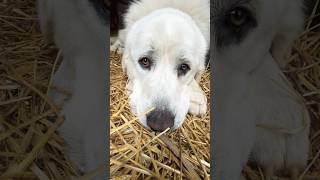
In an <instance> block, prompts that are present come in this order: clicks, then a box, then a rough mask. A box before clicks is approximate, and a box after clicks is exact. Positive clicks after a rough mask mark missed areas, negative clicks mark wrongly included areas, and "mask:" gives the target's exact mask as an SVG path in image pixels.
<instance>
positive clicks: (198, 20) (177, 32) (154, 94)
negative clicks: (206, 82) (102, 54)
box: [111, 0, 210, 129]
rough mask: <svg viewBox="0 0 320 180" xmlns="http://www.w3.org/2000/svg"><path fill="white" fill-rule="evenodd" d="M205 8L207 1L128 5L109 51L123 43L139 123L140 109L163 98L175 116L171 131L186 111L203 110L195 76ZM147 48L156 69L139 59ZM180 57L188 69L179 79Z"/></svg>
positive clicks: (151, 0)
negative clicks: (184, 60) (145, 68)
mask: <svg viewBox="0 0 320 180" xmlns="http://www.w3.org/2000/svg"><path fill="white" fill-rule="evenodd" d="M209 8H210V6H209V1H207V0H196V1H190V2H188V3H185V1H183V0H174V1H172V0H142V1H136V2H135V3H133V4H132V5H131V6H130V7H129V10H128V12H127V14H126V15H125V29H123V30H121V31H120V33H119V40H118V41H117V42H116V43H115V44H114V46H113V47H111V50H115V49H117V48H118V47H120V50H122V48H123V47H124V51H123V53H124V54H123V68H124V70H125V71H126V73H127V74H128V76H129V80H130V81H131V84H130V86H131V87H130V89H131V92H132V93H131V94H130V104H131V108H132V111H133V112H134V113H136V115H138V117H139V120H140V122H141V123H142V124H143V125H144V126H146V127H148V126H147V123H146V116H145V112H147V111H148V110H150V109H152V108H153V107H155V106H157V104H159V103H162V102H164V103H165V104H166V106H167V108H169V109H170V110H171V111H172V112H174V114H175V120H174V126H173V129H176V128H178V127H180V126H181V125H182V123H183V121H184V119H185V116H186V114H187V112H188V110H189V112H191V113H193V114H195V115H202V114H205V113H206V108H207V107H206V102H207V100H206V96H205V95H204V93H203V91H202V90H201V88H200V86H199V85H198V84H197V82H196V80H195V76H196V74H198V73H200V72H201V71H203V70H204V65H205V55H206V53H207V50H208V47H209V43H210V26H209V21H210V12H209V11H210V9H209ZM177 24H178V26H177ZM151 50H154V51H155V54H156V58H155V59H154V61H155V67H154V68H153V69H151V70H150V71H146V70H143V69H141V67H139V64H138V59H139V58H140V57H141V56H143V55H144V54H145V53H146V52H148V51H151ZM182 58H185V59H188V60H190V61H191V62H190V63H191V71H190V72H189V73H188V74H187V75H186V76H183V77H178V76H177V71H176V67H177V66H178V65H179V63H181V59H182ZM159 123H161V122H159Z"/></svg>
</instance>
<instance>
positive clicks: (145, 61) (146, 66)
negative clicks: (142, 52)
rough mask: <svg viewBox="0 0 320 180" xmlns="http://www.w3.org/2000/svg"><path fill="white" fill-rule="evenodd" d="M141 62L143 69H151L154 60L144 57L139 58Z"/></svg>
mask: <svg viewBox="0 0 320 180" xmlns="http://www.w3.org/2000/svg"><path fill="white" fill-rule="evenodd" d="M139 64H140V66H141V67H142V68H143V69H150V68H151V64H152V62H151V60H150V59H149V58H148V57H143V58H141V59H139Z"/></svg>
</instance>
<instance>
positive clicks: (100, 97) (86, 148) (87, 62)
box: [38, 0, 109, 179]
mask: <svg viewBox="0 0 320 180" xmlns="http://www.w3.org/2000/svg"><path fill="white" fill-rule="evenodd" d="M38 12H39V17H40V25H41V30H42V32H43V33H45V34H47V36H48V38H49V39H53V40H54V42H55V44H56V45H57V47H58V48H59V50H60V52H61V54H62V56H63V62H62V64H61V65H60V67H59V69H58V71H57V72H56V74H55V75H54V77H53V84H54V85H55V86H58V87H59V88H63V89H65V90H67V91H69V92H71V93H72V97H71V98H70V99H69V100H68V101H66V102H65V103H64V104H63V108H62V114H63V115H64V116H65V122H64V124H63V125H62V126H61V128H60V129H59V132H60V133H61V135H62V137H64V139H65V141H66V144H67V151H68V154H69V156H70V158H71V160H73V161H74V162H75V164H76V165H77V167H78V168H79V169H80V170H81V171H83V172H88V171H91V170H94V169H96V168H98V167H99V166H100V165H106V162H107V155H108V154H107V146H108V144H109V143H108V142H107V138H106V135H107V128H108V127H107V120H108V118H107V104H106V100H107V93H106V92H107V91H108V89H107V87H106V84H107V81H108V78H107V74H108V72H107V63H106V61H107V59H106V55H107V52H108V29H109V28H108V24H107V20H108V17H107V11H106V9H105V8H104V4H103V1H99V0H90V1H88V0H39V1H38ZM50 94H51V95H52V98H53V99H54V101H55V102H56V103H57V104H61V103H62V101H63V99H64V97H63V95H62V94H60V93H58V92H55V91H51V92H50ZM100 178H101V179H107V177H106V175H105V174H104V175H102V176H101V177H100Z"/></svg>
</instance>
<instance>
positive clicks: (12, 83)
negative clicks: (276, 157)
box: [0, 0, 320, 180]
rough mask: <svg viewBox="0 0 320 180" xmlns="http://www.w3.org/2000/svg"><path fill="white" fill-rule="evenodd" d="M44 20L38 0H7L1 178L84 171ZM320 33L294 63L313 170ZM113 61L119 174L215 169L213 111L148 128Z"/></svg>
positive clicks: (114, 166) (318, 148)
mask: <svg viewBox="0 0 320 180" xmlns="http://www.w3.org/2000/svg"><path fill="white" fill-rule="evenodd" d="M37 26H38V20H37V18H36V12H35V2H34V1H31V0H2V1H0V179H4V177H16V178H18V179H23V178H22V177H24V178H25V179H66V177H68V176H73V175H78V173H77V171H76V170H75V168H73V165H72V163H71V162H70V161H69V160H68V159H67V158H66V156H65V154H64V153H63V150H64V145H63V140H62V139H61V138H60V137H59V136H58V134H57V133H56V132H55V130H56V129H57V127H58V126H59V124H61V123H62V118H60V117H59V110H58V109H57V107H55V106H54V105H53V104H52V103H51V102H50V100H49V99H48V98H47V92H48V89H49V88H52V86H51V83H50V82H51V75H52V72H53V70H54V69H55V64H56V63H57V62H56V59H57V58H56V56H57V51H56V50H55V49H54V47H52V46H50V45H47V44H46V42H45V41H44V40H43V39H44V38H43V37H42V36H41V35H40V33H39V31H38V28H37ZM319 39H320V34H319V33H313V32H309V31H307V32H306V33H305V34H304V35H303V36H302V37H301V41H300V42H298V43H297V44H296V46H295V48H294V51H293V53H292V56H291V58H290V60H291V63H290V66H289V67H288V69H287V71H288V73H287V74H288V76H289V77H290V79H291V80H292V82H293V83H294V84H295V87H296V89H297V90H298V91H299V92H300V93H301V94H302V95H303V96H304V97H305V100H306V103H307V105H308V109H309V110H310V112H311V115H312V130H311V136H310V137H311V140H312V151H311V152H310V161H309V166H308V168H307V169H306V173H305V174H306V175H307V176H311V177H320V158H319V155H320V122H319V119H320V41H319ZM110 64H111V72H110V75H111V82H113V83H112V86H111V87H110V98H111V109H110V111H111V118H110V119H111V121H110V124H111V128H110V137H111V139H110V150H111V151H110V172H111V175H112V177H113V179H134V178H138V177H140V178H146V179H148V177H149V179H151V178H150V177H151V176H153V177H158V178H160V177H161V178H165V177H170V178H173V177H175V178H176V179H178V178H180V177H181V174H182V177H183V178H184V179H187V177H189V178H190V177H191V176H199V177H200V178H201V179H202V178H205V177H207V176H210V170H209V167H210V164H209V163H210V150H209V147H210V143H209V140H210V126H209V123H210V122H209V113H208V114H207V115H206V116H205V117H203V118H197V117H192V116H189V115H188V120H187V121H186V122H185V123H184V125H183V128H182V129H181V130H183V131H181V130H179V131H177V132H173V133H169V134H168V135H166V136H167V138H165V136H161V137H159V135H158V134H153V133H151V132H149V131H147V130H145V129H143V128H142V127H141V126H140V125H139V124H138V123H137V121H136V118H135V117H133V116H132V115H131V113H130V109H129V106H128V99H127V96H126V94H125V92H124V87H125V83H126V77H125V76H124V75H123V74H122V71H121V68H120V58H119V55H112V58H111V63H110ZM209 79H210V77H209V73H208V72H207V73H206V74H205V75H204V77H203V79H202V83H201V84H202V87H203V89H204V90H205V91H206V93H207V94H208V93H209ZM181 156H182V158H180V157H181ZM181 167H183V168H181ZM181 171H182V173H181ZM244 175H245V176H246V177H247V178H248V179H252V180H258V179H259V180H260V179H262V178H261V172H259V170H258V168H250V167H248V168H246V169H245V171H244Z"/></svg>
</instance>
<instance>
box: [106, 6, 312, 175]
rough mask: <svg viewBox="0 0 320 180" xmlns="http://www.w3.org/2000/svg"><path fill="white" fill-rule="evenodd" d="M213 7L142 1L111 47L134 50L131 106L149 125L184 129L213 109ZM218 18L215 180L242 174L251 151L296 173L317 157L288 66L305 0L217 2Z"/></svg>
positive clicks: (268, 170) (129, 54)
mask: <svg viewBox="0 0 320 180" xmlns="http://www.w3.org/2000/svg"><path fill="white" fill-rule="evenodd" d="M208 6H209V1H206V0H192V1H191V0H190V1H185V0H140V1H137V2H135V3H133V4H132V5H131V6H130V7H129V10H128V12H127V14H126V15H125V19H124V20H125V28H124V29H123V30H121V31H120V32H119V39H118V41H116V42H115V44H114V45H113V46H112V47H111V49H112V50H120V51H121V52H123V53H124V54H123V68H124V70H125V71H126V73H127V74H128V77H129V81H130V82H129V84H128V89H129V90H130V103H131V107H132V110H133V112H134V113H135V114H137V115H138V117H139V120H140V122H141V123H142V124H143V125H144V126H146V127H149V128H151V129H153V130H155V131H162V130H164V129H166V128H167V127H172V128H173V129H175V128H178V127H179V126H181V124H182V123H183V120H184V118H185V115H186V113H187V111H188V110H189V112H191V113H193V114H196V115H200V114H203V113H205V111H206V107H205V106H203V104H206V103H205V102H206V99H205V96H204V94H203V92H202V90H201V89H200V87H199V85H198V84H197V81H196V79H198V78H197V75H199V74H200V75H201V71H202V70H203V69H204V62H205V61H204V59H205V53H206V50H207V49H208V46H209V44H210V43H209V42H210V41H209V39H210V35H209V17H208V16H209V15H208V14H209V9H208ZM210 16H211V19H210V23H211V33H212V34H211V42H212V43H211V45H212V48H211V50H212V52H211V54H212V56H211V57H212V59H213V61H212V62H213V67H212V68H213V71H214V80H213V81H212V84H213V87H214V89H212V91H214V95H215V96H214V97H213V99H214V102H213V104H214V106H215V108H214V111H213V115H212V116H213V119H214V120H215V122H214V123H213V124H214V128H215V129H216V131H213V132H211V133H213V134H214V137H216V138H214V140H213V142H214V150H215V151H214V152H213V157H214V162H213V163H215V164H216V167H217V169H214V170H213V174H214V177H215V178H216V179H218V180H238V179H239V178H240V175H241V171H242V168H243V166H244V165H246V163H247V161H248V160H249V157H250V155H251V157H252V158H253V159H254V160H255V161H256V162H258V164H260V165H261V166H262V167H263V169H264V172H265V177H266V179H268V180H270V179H271V177H272V176H273V174H274V171H275V170H278V169H282V168H283V169H287V170H289V173H290V174H291V176H292V179H296V178H297V177H298V173H299V172H300V170H301V169H302V168H303V167H304V166H305V165H306V162H307V157H308V146H309V140H308V134H309V116H308V113H307V110H306V108H305V106H304V105H303V102H302V101H301V99H300V97H299V95H297V94H296V93H295V92H294V91H293V88H292V87H291V85H290V83H289V82H288V81H287V79H286V78H285V76H284V75H283V74H282V72H281V70H280V68H281V67H284V66H285V65H286V64H287V62H286V58H285V57H286V54H287V53H288V51H289V50H290V48H291V45H292V43H293V41H294V40H295V38H297V36H298V34H299V33H300V32H301V30H302V28H303V22H304V19H303V18H304V15H303V1H302V0H214V1H212V2H211V12H210ZM198 73H199V74H198ZM151 108H155V110H154V111H152V112H151V113H150V114H147V115H144V114H145V112H147V111H148V110H149V109H151Z"/></svg>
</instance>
